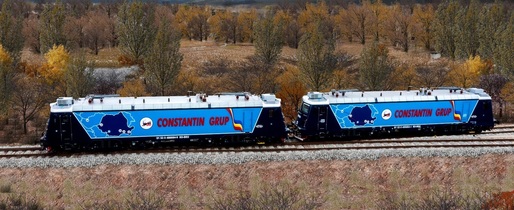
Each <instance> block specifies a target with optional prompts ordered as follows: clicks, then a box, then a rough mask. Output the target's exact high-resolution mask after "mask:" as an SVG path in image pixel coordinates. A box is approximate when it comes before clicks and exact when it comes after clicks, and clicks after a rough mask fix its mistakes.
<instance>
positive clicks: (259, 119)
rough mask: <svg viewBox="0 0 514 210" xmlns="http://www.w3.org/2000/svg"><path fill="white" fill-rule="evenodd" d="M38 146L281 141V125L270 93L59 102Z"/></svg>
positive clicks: (92, 97)
mask: <svg viewBox="0 0 514 210" xmlns="http://www.w3.org/2000/svg"><path fill="white" fill-rule="evenodd" d="M50 107H51V110H50V118H49V121H48V124H47V130H46V132H45V134H44V135H43V137H42V138H41V145H42V147H43V148H46V149H48V150H85V149H112V148H130V147H146V146H152V145H161V144H163V143H191V142H193V143H198V144H201V145H212V144H217V143H227V142H234V143H241V142H248V143H251V142H257V143H259V142H269V141H280V140H283V139H284V138H285V137H286V135H287V133H286V130H287V128H286V125H285V123H284V117H283V115H282V110H281V107H280V99H278V98H276V97H275V95H273V94H262V95H260V96H256V95H250V94H248V93H224V94H216V95H212V96H208V95H206V94H196V95H194V96H162V97H118V96H115V95H114V96H113V95H90V96H88V97H86V98H80V99H76V100H75V99H73V98H71V97H61V98H58V99H57V101H56V102H55V103H52V104H50Z"/></svg>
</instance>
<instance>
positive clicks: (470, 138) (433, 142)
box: [0, 125, 514, 158]
mask: <svg viewBox="0 0 514 210" xmlns="http://www.w3.org/2000/svg"><path fill="white" fill-rule="evenodd" d="M496 134H498V135H500V137H499V138H497V137H493V136H495V135H496ZM504 134H506V135H504ZM509 134H512V135H509ZM427 138H430V137H424V138H418V137H416V138H412V137H404V138H390V139H367V140H352V141H320V142H288V143H286V144H277V145H252V146H234V147H208V148H202V147H194V146H169V147H163V148H150V149H146V150H122V151H114V152H106V153H102V152H93V153H91V152H81V153H64V154H50V153H47V152H46V151H44V150H41V147H39V146H20V147H14V146H12V147H0V158H21V157H31V158H36V157H48V156H62V157H71V156H73V157H76V156H80V155H85V154H95V155H106V154H109V155H114V154H133V153H139V154H150V153H237V152H294V151H316V150H364V149H368V150H376V149H408V148H477V147H482V148H487V147H514V126H513V125H510V126H503V127H498V128H497V129H495V130H492V131H486V132H484V133H482V134H477V135H466V136H464V137H463V136H462V135H454V136H438V137H433V138H431V139H427ZM456 138H459V139H456Z"/></svg>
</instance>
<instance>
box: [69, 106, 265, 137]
mask: <svg viewBox="0 0 514 210" xmlns="http://www.w3.org/2000/svg"><path fill="white" fill-rule="evenodd" d="M261 110H262V108H219V109H184V110H179V109H175V110H136V111H103V112H74V115H75V116H76V118H77V120H78V121H79V123H80V125H81V126H82V127H83V129H84V130H85V131H86V132H87V134H88V136H89V137H90V138H91V139H106V138H107V139H109V138H116V139H118V138H121V139H123V138H138V137H160V138H167V137H171V136H182V137H183V136H196V135H219V134H240V133H252V132H253V129H254V127H255V125H256V122H257V119H258V117H259V115H260V112H261Z"/></svg>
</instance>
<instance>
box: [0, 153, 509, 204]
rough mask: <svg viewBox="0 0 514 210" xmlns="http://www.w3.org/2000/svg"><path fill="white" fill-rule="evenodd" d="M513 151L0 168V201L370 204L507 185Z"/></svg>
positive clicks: (492, 189) (494, 189) (498, 189)
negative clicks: (287, 196) (269, 198)
mask: <svg viewBox="0 0 514 210" xmlns="http://www.w3.org/2000/svg"><path fill="white" fill-rule="evenodd" d="M513 163H514V155H513V154H505V155H483V156H480V157H475V158H472V157H431V158H420V157H410V158H380V159H378V160H354V161H285V162H251V163H246V164H240V165H236V164H233V165H121V166H113V165H102V166H97V167H94V168H1V169H0V185H2V186H3V187H2V188H5V186H9V185H10V188H11V189H10V190H9V189H8V190H2V192H1V193H0V199H5V198H6V197H8V196H11V194H17V195H22V196H23V197H24V198H25V199H27V200H35V201H37V202H39V204H40V205H41V206H43V207H44V208H45V209H90V208H102V207H101V206H102V205H104V206H105V205H106V204H108V203H116V202H118V203H120V202H126V201H127V200H130V199H131V198H134V195H136V196H137V195H140V196H139V198H143V199H147V200H152V199H154V200H156V199H161V198H162V201H163V203H164V205H163V206H162V207H163V208H164V209H170V208H172V209H206V208H208V207H210V206H212V204H213V202H214V201H216V200H218V201H219V200H223V199H230V196H231V195H232V196H234V195H238V194H240V193H241V192H248V193H250V194H256V193H259V192H261V191H263V189H266V188H268V189H269V188H270V187H271V188H280V189H286V190H293V191H294V192H295V193H297V195H299V198H300V199H311V200H315V201H316V202H318V203H319V204H320V206H319V207H318V209H375V208H378V207H377V206H378V204H379V203H380V202H383V201H388V199H391V198H402V197H403V198H409V199H419V198H423V197H426V196H428V195H430V194H431V192H434V191H438V192H441V191H451V192H454V193H458V194H460V195H470V194H473V193H477V192H484V191H490V192H501V191H512V190H513V189H514V164H513Z"/></svg>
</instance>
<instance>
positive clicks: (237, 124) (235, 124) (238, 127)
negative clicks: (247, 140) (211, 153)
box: [227, 108, 243, 131]
mask: <svg viewBox="0 0 514 210" xmlns="http://www.w3.org/2000/svg"><path fill="white" fill-rule="evenodd" d="M227 111H228V113H229V114H230V117H231V118H232V126H233V127H234V130H238V131H243V123H242V122H241V121H239V120H236V119H234V113H233V112H232V109H231V108H227Z"/></svg>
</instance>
